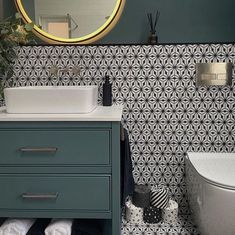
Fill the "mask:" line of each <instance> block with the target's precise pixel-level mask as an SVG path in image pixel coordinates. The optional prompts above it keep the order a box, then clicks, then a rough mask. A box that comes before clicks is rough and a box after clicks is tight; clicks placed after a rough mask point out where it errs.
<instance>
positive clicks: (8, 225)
mask: <svg viewBox="0 0 235 235" xmlns="http://www.w3.org/2000/svg"><path fill="white" fill-rule="evenodd" d="M34 222H35V219H7V220H6V221H5V222H4V223H3V224H2V226H1V227H0V235H25V234H26V233H27V232H28V231H29V229H30V227H31V226H32V225H33V223H34Z"/></svg>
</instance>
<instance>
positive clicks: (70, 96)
mask: <svg viewBox="0 0 235 235" xmlns="http://www.w3.org/2000/svg"><path fill="white" fill-rule="evenodd" d="M4 95H5V101H6V111H7V113H89V112H91V111H93V110H94V109H95V108H96V107H97V100H98V87H97V86H34V87H30V86H28V87H14V88H5V89H4Z"/></svg>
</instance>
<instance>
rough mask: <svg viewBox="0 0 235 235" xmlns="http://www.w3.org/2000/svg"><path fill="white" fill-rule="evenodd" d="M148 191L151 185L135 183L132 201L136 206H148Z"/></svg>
mask: <svg viewBox="0 0 235 235" xmlns="http://www.w3.org/2000/svg"><path fill="white" fill-rule="evenodd" d="M150 192H151V187H150V186H148V185H142V184H141V185H137V184H136V185H135V189H134V194H133V198H132V202H133V204H134V205H135V206H137V207H141V208H144V207H148V206H150Z"/></svg>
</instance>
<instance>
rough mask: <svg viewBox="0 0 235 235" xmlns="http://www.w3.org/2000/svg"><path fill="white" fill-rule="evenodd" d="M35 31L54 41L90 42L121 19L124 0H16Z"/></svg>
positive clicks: (104, 33)
mask: <svg viewBox="0 0 235 235" xmlns="http://www.w3.org/2000/svg"><path fill="white" fill-rule="evenodd" d="M15 3H16V6H17V8H18V10H19V12H20V13H21V15H22V17H23V19H24V20H25V22H27V23H31V22H33V23H34V24H35V25H34V29H33V31H34V32H35V34H36V35H37V36H38V37H40V38H41V39H42V40H44V41H46V42H49V43H55V44H58V43H59V44H60V43H62V44H74V43H78V44H87V43H92V42H95V41H97V40H99V39H101V38H102V37H103V36H105V35H106V34H107V33H108V32H109V31H110V30H111V29H112V28H113V27H114V26H115V24H116V23H117V22H118V20H119V18H120V16H121V13H122V10H123V8H124V4H125V0H99V1H97V0H15Z"/></svg>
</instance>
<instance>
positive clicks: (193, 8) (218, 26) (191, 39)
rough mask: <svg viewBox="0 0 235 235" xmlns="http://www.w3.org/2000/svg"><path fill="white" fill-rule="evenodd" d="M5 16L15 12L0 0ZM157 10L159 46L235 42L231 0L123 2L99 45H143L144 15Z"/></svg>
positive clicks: (11, 5) (146, 29)
mask: <svg viewBox="0 0 235 235" xmlns="http://www.w3.org/2000/svg"><path fill="white" fill-rule="evenodd" d="M3 1H4V3H5V4H4V5H5V16H6V15H9V14H12V12H14V11H15V9H14V1H13V0H3ZM156 10H159V11H160V12H161V16H160V19H159V23H158V27H157V32H158V36H159V43H204V42H209V43H210V42H235V26H234V25H235V14H234V11H235V0H223V1H222V0H126V6H125V10H124V12H123V15H122V17H121V19H120V22H119V23H118V25H117V26H116V27H115V28H114V29H113V30H112V31H111V32H110V33H109V34H108V35H107V36H106V37H105V38H103V39H102V40H101V41H99V43H105V44H106V43H108V44H109V43H111V44H125V43H127V44H131V43H146V42H147V38H148V34H149V26H148V21H147V16H146V14H147V12H153V13H154V12H156Z"/></svg>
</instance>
